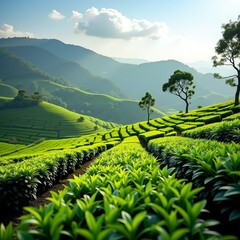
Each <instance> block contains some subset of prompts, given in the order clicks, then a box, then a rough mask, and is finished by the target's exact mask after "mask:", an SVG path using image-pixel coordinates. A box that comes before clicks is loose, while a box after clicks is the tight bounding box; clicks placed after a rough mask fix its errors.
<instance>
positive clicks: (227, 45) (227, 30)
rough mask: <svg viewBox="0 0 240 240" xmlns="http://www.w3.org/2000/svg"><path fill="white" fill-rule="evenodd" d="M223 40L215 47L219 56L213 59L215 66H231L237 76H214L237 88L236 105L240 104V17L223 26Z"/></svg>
mask: <svg viewBox="0 0 240 240" xmlns="http://www.w3.org/2000/svg"><path fill="white" fill-rule="evenodd" d="M222 29H223V31H222V38H221V39H219V41H218V42H217V45H216V47H215V52H216V54H217V55H215V56H213V57H212V61H213V66H214V67H217V66H222V65H230V66H232V67H233V69H234V70H235V71H236V74H234V75H231V76H226V77H222V76H221V75H220V74H218V73H217V74H214V75H215V77H216V78H219V79H226V83H227V84H229V85H230V86H233V87H236V93H235V102H234V104H235V105H238V104H239V93H240V15H239V16H238V20H237V21H235V22H232V21H229V23H226V24H223V25H222Z"/></svg>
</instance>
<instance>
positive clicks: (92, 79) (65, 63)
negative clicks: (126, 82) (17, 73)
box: [7, 46, 124, 98]
mask: <svg viewBox="0 0 240 240" xmlns="http://www.w3.org/2000/svg"><path fill="white" fill-rule="evenodd" d="M7 49H8V50H9V51H11V52H13V53H15V54H16V55H17V56H19V57H21V58H23V59H25V60H26V61H28V62H30V63H32V64H33V65H35V66H36V67H38V68H39V69H41V70H43V71H44V72H46V73H48V74H50V75H51V76H54V77H57V78H63V79H65V80H66V81H68V82H69V83H70V84H71V85H73V86H75V87H78V88H80V89H83V90H86V91H89V92H94V93H104V94H108V95H111V96H115V97H120V98H122V97H124V94H123V93H121V91H120V90H119V88H117V87H116V86H115V84H113V82H111V81H110V80H109V79H107V78H104V77H99V76H96V75H94V74H92V73H91V72H90V71H89V70H87V69H86V68H84V67H82V66H81V65H80V64H78V63H76V62H73V61H69V60H65V59H61V58H59V57H57V56H56V55H54V54H53V53H51V52H49V51H47V50H45V49H43V48H40V47H36V46H16V47H8V48H7Z"/></svg>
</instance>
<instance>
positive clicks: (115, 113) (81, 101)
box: [37, 81, 165, 124]
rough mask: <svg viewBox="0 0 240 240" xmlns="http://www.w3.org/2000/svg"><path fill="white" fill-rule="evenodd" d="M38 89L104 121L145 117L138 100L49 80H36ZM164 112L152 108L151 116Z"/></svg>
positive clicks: (116, 121) (74, 108) (123, 121)
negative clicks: (90, 91)
mask: <svg viewBox="0 0 240 240" xmlns="http://www.w3.org/2000/svg"><path fill="white" fill-rule="evenodd" d="M37 84H38V89H39V91H41V89H48V92H49V93H50V94H51V95H54V96H56V97H58V98H59V99H61V100H62V101H63V102H65V103H66V104H67V108H68V109H69V110H71V111H75V112H78V113H81V114H86V115H91V116H94V117H97V118H100V119H102V120H105V121H110V122H115V123H119V124H129V123H133V122H138V121H143V120H144V119H146V112H145V111H143V110H142V109H140V108H139V106H138V101H136V100H128V99H117V98H114V97H111V96H109V95H105V94H94V93H89V92H86V91H82V90H80V89H77V88H73V87H66V86H63V85H61V84H57V83H53V82H51V81H38V83H37ZM164 115H165V114H164V113H163V112H161V111H159V110H158V109H154V113H153V114H152V115H151V117H152V118H156V117H161V116H164Z"/></svg>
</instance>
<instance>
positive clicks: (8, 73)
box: [0, 48, 51, 84]
mask: <svg viewBox="0 0 240 240" xmlns="http://www.w3.org/2000/svg"><path fill="white" fill-rule="evenodd" d="M0 63H1V67H0V78H1V79H2V80H3V81H5V82H11V81H14V80H16V79H18V80H21V81H28V80H29V79H31V80H32V79H39V78H45V79H51V77H50V76H49V75H47V74H46V73H44V72H42V71H40V70H39V69H38V68H36V67H35V66H34V65H32V64H31V63H29V62H27V61H25V60H23V59H22V58H20V57H17V56H16V55H15V54H13V53H11V52H9V51H8V50H6V49H5V48H0ZM19 84H21V83H20V81H19Z"/></svg>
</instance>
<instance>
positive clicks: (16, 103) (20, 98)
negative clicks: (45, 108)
mask: <svg viewBox="0 0 240 240" xmlns="http://www.w3.org/2000/svg"><path fill="white" fill-rule="evenodd" d="M41 101H42V95H41V94H40V93H39V92H35V93H34V94H33V95H30V96H29V95H27V92H26V91H25V90H19V91H18V95H17V96H16V97H15V98H14V99H13V100H11V101H8V102H6V103H5V106H4V107H7V108H9V107H17V108H18V107H29V106H33V105H37V104H39V103H40V102H41Z"/></svg>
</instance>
